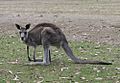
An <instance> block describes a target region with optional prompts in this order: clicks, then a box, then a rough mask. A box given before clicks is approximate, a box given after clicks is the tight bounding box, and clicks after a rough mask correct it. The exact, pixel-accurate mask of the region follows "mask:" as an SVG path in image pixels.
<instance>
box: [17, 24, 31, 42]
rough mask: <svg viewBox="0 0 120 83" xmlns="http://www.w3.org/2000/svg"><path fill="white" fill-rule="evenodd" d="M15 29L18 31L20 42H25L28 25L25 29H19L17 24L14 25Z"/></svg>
mask: <svg viewBox="0 0 120 83" xmlns="http://www.w3.org/2000/svg"><path fill="white" fill-rule="evenodd" d="M15 26H16V27H17V29H18V30H19V34H20V38H21V40H22V41H25V40H26V38H27V37H28V29H29V28H30V24H27V25H26V26H25V27H21V26H20V25H18V24H15Z"/></svg>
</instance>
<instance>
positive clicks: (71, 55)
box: [62, 42, 112, 65]
mask: <svg viewBox="0 0 120 83" xmlns="http://www.w3.org/2000/svg"><path fill="white" fill-rule="evenodd" d="M62 48H63V49H64V51H65V52H66V54H67V55H68V57H70V58H71V59H72V60H73V61H74V62H75V63H77V64H100V65H112V63H108V62H102V61H91V60H81V59H79V58H77V57H75V56H74V55H73V52H72V50H71V48H70V47H69V46H68V43H66V42H65V43H63V44H62Z"/></svg>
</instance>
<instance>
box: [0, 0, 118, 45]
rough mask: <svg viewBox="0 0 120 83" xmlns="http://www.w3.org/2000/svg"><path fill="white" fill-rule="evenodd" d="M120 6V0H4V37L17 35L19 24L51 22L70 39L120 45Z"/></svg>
mask: <svg viewBox="0 0 120 83" xmlns="http://www.w3.org/2000/svg"><path fill="white" fill-rule="evenodd" d="M88 4H89V5H88ZM119 5H120V3H119V0H106V1H102V0H92V1H91V0H88V1H84V0H74V1H73V0H61V1H57V0H52V1H49V0H44V1H43V0H21V1H19V0H0V35H16V33H17V29H16V27H15V23H18V24H20V25H23V26H25V25H26V24H27V23H31V28H32V27H34V26H35V25H36V24H38V23H42V22H50V23H54V24H56V25H57V26H59V27H60V28H61V29H62V30H63V32H64V33H65V35H66V37H67V39H68V40H74V41H76V40H77V41H82V40H86V41H95V42H100V43H108V44H120V28H119V27H120V16H119V15H120V12H119V11H118V10H119V9H120V7H119Z"/></svg>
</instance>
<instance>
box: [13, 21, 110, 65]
mask: <svg viewBox="0 0 120 83" xmlns="http://www.w3.org/2000/svg"><path fill="white" fill-rule="evenodd" d="M15 25H16V27H17V29H19V33H20V37H21V40H22V41H23V42H24V43H25V44H26V45H27V54H28V60H29V61H34V62H31V63H30V64H31V65H37V64H40V65H49V64H50V63H51V55H50V49H49V47H50V46H56V47H58V48H59V47H62V48H63V49H64V51H65V53H66V54H67V56H68V57H69V58H70V59H71V60H72V61H73V62H74V63H77V64H100V65H112V63H108V62H103V61H92V60H82V59H79V58H77V57H75V56H74V54H73V52H72V50H71V48H70V47H69V45H68V41H67V39H66V37H65V35H64V33H63V32H62V30H61V29H60V28H59V27H58V26H56V25H54V24H52V23H40V24H38V25H36V26H35V27H34V28H33V29H31V30H30V31H28V29H29V28H30V24H27V25H26V26H25V27H21V26H20V25H18V24H15ZM39 45H42V46H43V49H44V57H43V60H41V59H36V58H35V55H36V54H35V50H36V47H37V46H39ZM29 46H32V47H34V52H33V60H32V59H30V56H29Z"/></svg>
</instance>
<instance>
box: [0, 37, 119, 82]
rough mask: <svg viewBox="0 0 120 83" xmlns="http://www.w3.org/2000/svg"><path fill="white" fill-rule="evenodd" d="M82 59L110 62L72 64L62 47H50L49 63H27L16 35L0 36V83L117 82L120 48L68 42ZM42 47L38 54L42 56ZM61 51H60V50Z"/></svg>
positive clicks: (23, 46) (23, 47)
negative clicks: (101, 63) (50, 60)
mask: <svg viewBox="0 0 120 83" xmlns="http://www.w3.org/2000/svg"><path fill="white" fill-rule="evenodd" d="M69 44H70V46H71V48H72V49H73V51H74V54H75V55H76V56H77V57H80V58H82V59H86V58H87V59H92V60H102V61H107V62H109V61H110V62H113V65H109V66H108V65H107V66H106V65H82V64H74V63H73V62H72V61H71V60H69V58H68V57H67V56H66V55H65V53H64V51H63V50H62V49H60V50H58V49H56V48H54V47H52V54H51V55H52V63H51V64H50V65H49V66H41V65H39V66H26V65H24V64H25V63H26V62H28V61H27V54H26V45H25V44H23V43H21V41H20V40H19V38H18V37H8V36H3V37H0V83H16V82H17V83H119V82H120V63H119V61H120V47H119V46H118V45H107V44H97V43H94V42H87V41H81V42H75V41H71V42H69ZM42 50H43V49H42V48H41V47H39V48H38V49H37V57H39V58H40V57H42V55H43V52H42ZM31 51H32V49H31ZM61 51H62V52H61Z"/></svg>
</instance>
